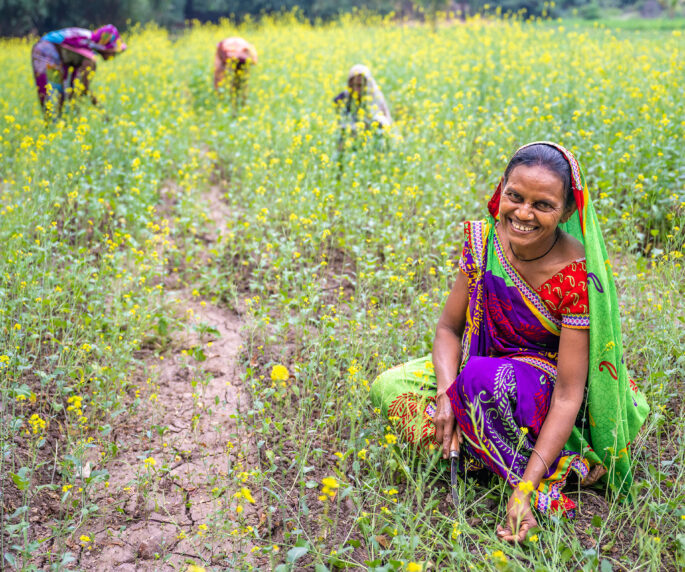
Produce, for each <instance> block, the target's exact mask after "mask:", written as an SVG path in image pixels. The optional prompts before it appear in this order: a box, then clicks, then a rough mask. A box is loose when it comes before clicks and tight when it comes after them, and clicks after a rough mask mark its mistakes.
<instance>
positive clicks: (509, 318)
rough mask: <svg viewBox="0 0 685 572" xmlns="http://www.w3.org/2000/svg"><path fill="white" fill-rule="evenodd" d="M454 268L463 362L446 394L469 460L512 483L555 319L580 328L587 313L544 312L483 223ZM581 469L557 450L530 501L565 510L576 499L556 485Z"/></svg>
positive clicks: (533, 434)
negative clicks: (463, 316) (460, 289)
mask: <svg viewBox="0 0 685 572" xmlns="http://www.w3.org/2000/svg"><path fill="white" fill-rule="evenodd" d="M459 266H460V270H461V271H462V272H464V273H465V274H466V275H467V277H468V293H469V307H468V310H467V324H466V328H465V331H464V338H463V340H462V348H463V360H462V364H464V365H463V367H462V369H461V371H460V372H459V375H458V376H457V379H456V380H455V382H454V383H453V384H452V385H451V386H450V388H449V389H448V391H447V395H448V396H449V398H450V400H451V402H452V408H453V410H454V413H455V416H456V418H457V421H458V423H459V426H460V427H461V430H462V433H463V435H464V441H465V442H464V446H463V450H464V451H465V452H466V454H467V455H468V457H470V458H471V459H472V460H473V461H475V462H476V464H479V465H482V466H486V467H488V468H489V469H490V470H491V471H493V472H494V473H496V474H498V475H500V476H501V477H502V478H504V479H506V480H507V481H508V482H509V483H510V484H511V485H512V486H516V485H517V484H518V482H519V481H520V478H521V477H522V475H523V473H524V471H525V469H526V466H527V464H528V461H529V459H530V455H531V454H532V450H533V447H534V446H535V441H536V440H537V437H538V435H539V433H540V429H541V428H542V424H543V422H544V420H545V417H546V415H547V411H548V409H549V404H550V400H551V397H552V391H553V389H554V383H555V380H556V363H557V354H558V351H559V335H560V333H561V326H562V323H563V324H564V325H565V326H568V325H570V324H576V325H575V326H571V327H580V328H585V327H587V325H586V321H587V318H586V317H585V318H584V317H583V315H582V314H579V315H576V316H574V315H571V314H567V315H564V316H563V318H562V317H560V316H559V315H558V314H557V315H555V314H554V312H552V311H550V309H549V307H548V305H547V304H546V301H545V299H544V298H543V297H542V296H541V295H540V293H539V291H536V290H534V289H533V288H532V287H531V286H530V285H528V284H527V283H526V282H525V280H523V278H522V277H521V276H520V275H519V274H518V273H517V271H516V269H515V268H514V267H513V266H512V265H511V264H510V263H509V261H508V260H507V258H506V256H505V254H504V252H503V250H502V245H501V243H500V241H499V238H498V237H497V233H496V232H495V229H494V226H492V225H491V224H488V223H486V222H485V221H483V222H472V223H467V225H466V245H465V247H464V253H463V255H462V258H461V260H460V262H459ZM588 469H589V467H588V463H587V461H585V460H584V459H583V458H582V457H581V456H580V455H579V454H578V453H576V452H573V451H567V450H562V451H561V452H560V454H559V456H558V457H557V458H556V459H555V460H554V461H553V462H552V463H551V464H550V466H549V470H548V471H547V473H546V474H545V475H544V478H543V481H542V483H541V485H540V487H539V488H538V490H537V491H535V493H534V498H533V503H534V506H536V507H537V508H538V509H540V510H541V511H543V512H547V511H549V510H550V509H552V510H556V509H561V510H563V511H565V512H567V513H571V512H572V511H573V509H574V508H575V504H574V503H573V502H572V501H571V500H570V499H568V498H567V497H566V496H565V495H563V494H562V493H561V489H562V488H563V486H564V484H565V482H566V478H567V477H568V475H569V473H570V471H571V470H574V471H575V472H576V473H578V475H579V477H580V478H583V477H585V476H586V475H587V473H588Z"/></svg>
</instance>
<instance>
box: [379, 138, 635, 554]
mask: <svg viewBox="0 0 685 572" xmlns="http://www.w3.org/2000/svg"><path fill="white" fill-rule="evenodd" d="M488 210H489V213H490V216H489V217H488V218H487V219H486V220H484V221H476V222H470V223H466V225H465V238H466V241H465V245H464V249H463V253H462V257H461V260H460V261H459V269H460V272H459V274H458V276H457V279H456V281H455V284H454V287H453V288H452V291H451V292H450V295H449V297H448V299H447V302H446V304H445V307H444V309H443V312H442V315H441V316H440V319H439V321H438V325H437V329H436V334H435V340H434V345H433V355H432V360H431V358H422V359H419V360H415V361H413V362H410V363H408V364H405V365H403V366H399V367H397V368H394V369H392V370H390V371H388V372H385V373H383V374H381V375H380V376H379V377H378V378H377V380H376V381H375V382H374V384H373V387H372V393H371V396H372V399H373V400H374V402H375V404H376V405H377V406H380V407H381V408H382V410H383V412H384V413H385V414H387V415H388V416H389V417H390V418H391V419H393V420H394V421H396V422H397V423H398V424H399V426H400V431H401V433H402V434H403V435H404V437H405V438H406V439H407V440H409V441H410V442H412V443H415V444H417V445H419V446H420V447H427V448H428V449H431V448H433V449H434V448H441V449H442V455H443V457H444V458H447V457H448V456H449V455H450V453H451V452H452V451H456V450H459V449H461V455H460V460H461V464H462V468H464V469H466V470H468V469H483V468H485V469H489V470H490V471H492V472H494V473H495V474H497V475H499V476H500V477H502V478H504V479H505V480H506V481H507V483H508V484H509V485H510V486H511V488H512V494H511V497H510V499H509V502H508V505H507V521H506V522H505V523H504V526H499V527H498V529H497V534H498V535H499V536H500V537H501V538H503V539H505V540H509V541H520V540H523V539H524V538H525V536H526V533H527V531H528V530H529V529H530V528H531V527H533V526H535V525H536V524H537V523H536V520H535V517H534V516H533V513H532V511H531V506H533V507H535V508H537V509H538V510H540V511H541V512H549V511H557V510H558V511H562V512H563V513H565V514H566V515H568V516H570V515H572V514H573V512H574V509H575V504H574V503H573V501H571V500H570V499H569V498H568V497H566V496H565V495H564V494H563V493H562V492H561V491H562V488H563V487H564V485H565V484H566V482H567V480H568V477H569V476H570V475H571V474H572V473H573V472H574V473H575V474H576V475H577V477H578V479H579V480H580V481H581V483H582V484H585V485H589V484H593V483H594V482H596V481H597V480H598V479H599V478H601V477H602V476H604V475H605V474H607V473H608V478H609V480H610V482H611V483H612V485H614V487H615V488H616V490H620V491H623V492H624V493H626V492H627V491H628V489H629V488H630V483H631V473H630V459H629V455H628V445H629V443H630V441H631V440H632V438H633V437H634V436H635V434H636V433H637V431H638V430H639V428H640V427H641V425H642V423H643V421H644V419H645V416H646V414H647V411H648V408H647V405H646V402H645V399H644V397H643V396H642V394H640V393H638V392H637V389H636V387H635V386H634V384H630V383H629V380H628V377H627V372H626V368H625V365H624V363H623V359H622V358H623V350H622V344H621V333H620V320H619V316H618V313H617V308H618V304H617V302H616V294H615V288H614V284H613V276H612V274H611V272H609V271H608V270H607V265H606V260H607V255H606V249H605V247H604V241H603V239H602V236H601V234H600V232H599V226H598V221H597V217H596V215H595V212H594V209H593V208H592V204H591V203H590V200H589V195H588V193H587V189H586V187H585V182H584V179H583V176H582V173H581V171H580V166H579V165H578V163H577V161H576V159H575V157H573V155H572V154H571V153H570V152H568V151H567V150H566V149H564V148H563V147H561V146H559V145H556V144H552V143H546V142H545V143H534V144H531V145H527V146H525V147H522V148H521V149H519V150H518V151H517V152H516V154H515V155H514V157H513V158H512V159H511V161H510V162H509V165H508V166H507V168H506V170H505V172H504V176H503V177H502V180H501V181H500V184H499V185H498V187H497V189H496V191H495V193H494V195H493V197H492V198H491V200H490V202H489V204H488ZM590 275H592V277H593V285H594V288H591V289H588V276H590ZM597 285H599V286H597ZM603 364H604V365H603ZM631 385H632V387H633V388H635V389H632V388H631Z"/></svg>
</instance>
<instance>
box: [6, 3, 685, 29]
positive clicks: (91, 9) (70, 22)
mask: <svg viewBox="0 0 685 572" xmlns="http://www.w3.org/2000/svg"><path fill="white" fill-rule="evenodd" d="M636 1H638V2H640V1H645V0H556V2H554V1H548V0H97V1H95V2H94V1H93V0H0V35H2V36H24V35H27V34H34V35H41V34H43V33H45V32H47V31H50V30H55V29H59V28H64V27H68V26H80V27H84V28H93V27H96V26H100V25H102V24H104V23H111V24H114V25H115V26H117V27H119V28H121V29H125V28H126V27H127V25H129V24H131V23H146V22H156V23H158V24H160V25H162V26H167V27H175V26H183V25H184V23H185V22H186V21H188V20H199V21H201V22H218V21H219V20H220V19H222V18H231V19H234V20H238V21H240V20H242V19H244V18H245V17H246V16H250V17H258V16H259V15H261V14H271V13H277V12H281V11H291V10H294V9H296V8H297V9H298V10H299V12H300V13H301V15H302V16H303V17H305V18H309V19H311V20H316V19H322V20H328V19H331V18H334V17H336V16H338V15H339V14H340V13H344V12H350V11H352V10H355V9H365V10H370V11H373V12H377V13H380V14H388V13H390V12H393V13H395V14H397V15H399V16H406V17H416V18H423V17H430V15H431V14H435V13H436V12H437V11H440V10H444V11H447V12H454V13H455V14H461V15H466V14H476V13H479V12H482V11H486V10H490V11H493V10H495V9H497V8H498V7H499V8H500V9H501V10H502V11H503V12H505V13H506V12H509V13H523V14H525V15H528V16H541V15H549V16H556V15H560V14H561V13H564V12H569V11H571V10H573V9H575V11H576V12H578V11H580V15H583V11H585V12H587V13H588V14H589V13H591V12H592V11H593V9H594V8H595V7H598V6H599V4H598V2H603V3H607V2H609V3H610V4H611V6H613V7H618V8H622V7H627V6H631V5H634V4H635V2H636ZM660 1H664V0H660ZM674 1H676V2H678V1H680V0H674Z"/></svg>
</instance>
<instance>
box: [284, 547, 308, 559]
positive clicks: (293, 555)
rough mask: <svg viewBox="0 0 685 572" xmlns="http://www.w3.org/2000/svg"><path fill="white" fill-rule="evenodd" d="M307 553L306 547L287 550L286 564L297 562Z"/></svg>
mask: <svg viewBox="0 0 685 572" xmlns="http://www.w3.org/2000/svg"><path fill="white" fill-rule="evenodd" d="M307 552H309V548H307V547H306V546H294V547H293V548H291V549H290V550H288V555H287V557H286V560H287V561H288V562H295V561H296V560H299V559H300V558H302V557H303V556H304V555H306V554H307Z"/></svg>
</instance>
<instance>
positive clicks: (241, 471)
mask: <svg viewBox="0 0 685 572" xmlns="http://www.w3.org/2000/svg"><path fill="white" fill-rule="evenodd" d="M204 198H205V199H206V200H208V201H209V202H210V205H211V216H212V218H213V219H214V220H213V222H214V223H215V228H216V232H212V231H210V232H209V235H210V237H209V240H211V241H215V240H218V239H219V237H220V236H221V230H220V229H222V228H223V227H224V226H225V225H224V222H223V221H224V220H225V214H226V209H227V206H226V205H225V203H224V202H223V200H222V198H221V192H220V191H219V189H218V188H216V187H214V188H212V189H211V190H210V191H208V192H207V194H206V196H205V197H204ZM168 295H169V296H171V297H173V298H174V301H175V303H176V305H177V307H178V309H179V310H178V313H179V314H186V316H187V317H188V318H189V319H188V320H187V322H188V326H187V328H186V330H185V331H182V332H177V333H175V334H174V335H173V336H172V339H173V342H172V349H171V351H170V352H169V353H167V354H165V355H164V356H163V358H162V359H160V358H159V357H153V356H152V355H150V356H148V358H147V359H146V363H147V367H148V370H149V371H148V372H147V373H146V374H144V375H141V380H140V383H139V384H138V385H139V387H141V390H140V391H139V393H137V396H138V397H139V398H140V400H141V405H140V406H139V408H138V412H137V414H136V415H135V416H134V417H132V418H130V419H128V420H126V422H124V423H120V424H118V425H117V427H116V429H115V431H116V432H117V434H116V439H115V442H116V443H117V445H118V446H119V451H117V454H116V455H114V460H113V461H111V462H109V463H107V464H105V465H104V466H97V459H93V461H92V467H93V469H95V468H98V469H106V470H107V471H108V473H109V475H110V477H109V482H108V483H107V484H106V485H104V486H103V489H102V495H101V496H100V497H99V498H98V499H94V500H95V501H96V502H97V505H98V507H99V516H97V517H95V518H93V517H91V518H89V519H88V520H87V526H86V527H83V529H82V530H79V532H78V533H77V534H75V535H74V538H79V536H80V535H86V536H87V537H88V538H90V541H83V540H81V541H80V544H79V545H78V546H73V547H72V548H74V549H76V552H77V553H79V554H80V557H79V561H78V567H79V568H82V569H85V570H102V571H105V570H107V571H110V570H111V571H120V572H124V571H129V570H131V571H133V570H175V569H182V570H186V569H187V566H188V564H196V565H200V566H211V565H215V566H219V567H222V568H225V567H232V566H231V564H236V563H237V559H242V558H244V556H245V554H246V552H247V550H248V549H249V545H245V544H244V543H243V542H242V541H241V538H242V537H244V536H249V529H248V527H249V526H250V525H253V526H254V525H256V524H257V522H256V520H257V518H256V515H257V510H256V505H255V504H254V503H253V499H252V498H251V493H250V491H249V488H248V485H247V484H243V481H245V480H246V478H245V477H246V471H247V470H248V468H249V467H253V466H255V465H256V459H255V458H254V448H253V446H252V444H251V439H250V436H249V434H247V433H246V432H245V429H244V427H243V426H242V424H241V422H240V419H241V418H243V416H244V412H245V411H246V410H247V408H246V406H247V402H248V399H247V395H246V392H244V391H243V389H242V387H241V382H240V372H239V370H238V367H237V358H238V356H239V353H240V351H241V343H242V340H241V336H240V328H241V322H240V319H239V317H238V316H237V315H236V314H234V313H233V312H231V311H230V310H227V309H225V308H221V307H218V306H215V305H212V304H209V303H204V302H201V301H199V300H198V298H197V297H196V296H193V295H192V293H191V291H190V290H188V289H183V290H176V291H170V292H169V293H168ZM85 472H86V473H88V472H90V467H88V468H87V469H86V471H85ZM84 476H85V477H87V474H86V475H84ZM243 487H244V488H243ZM245 491H247V492H245ZM238 507H240V508H238ZM241 561H242V560H241Z"/></svg>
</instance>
